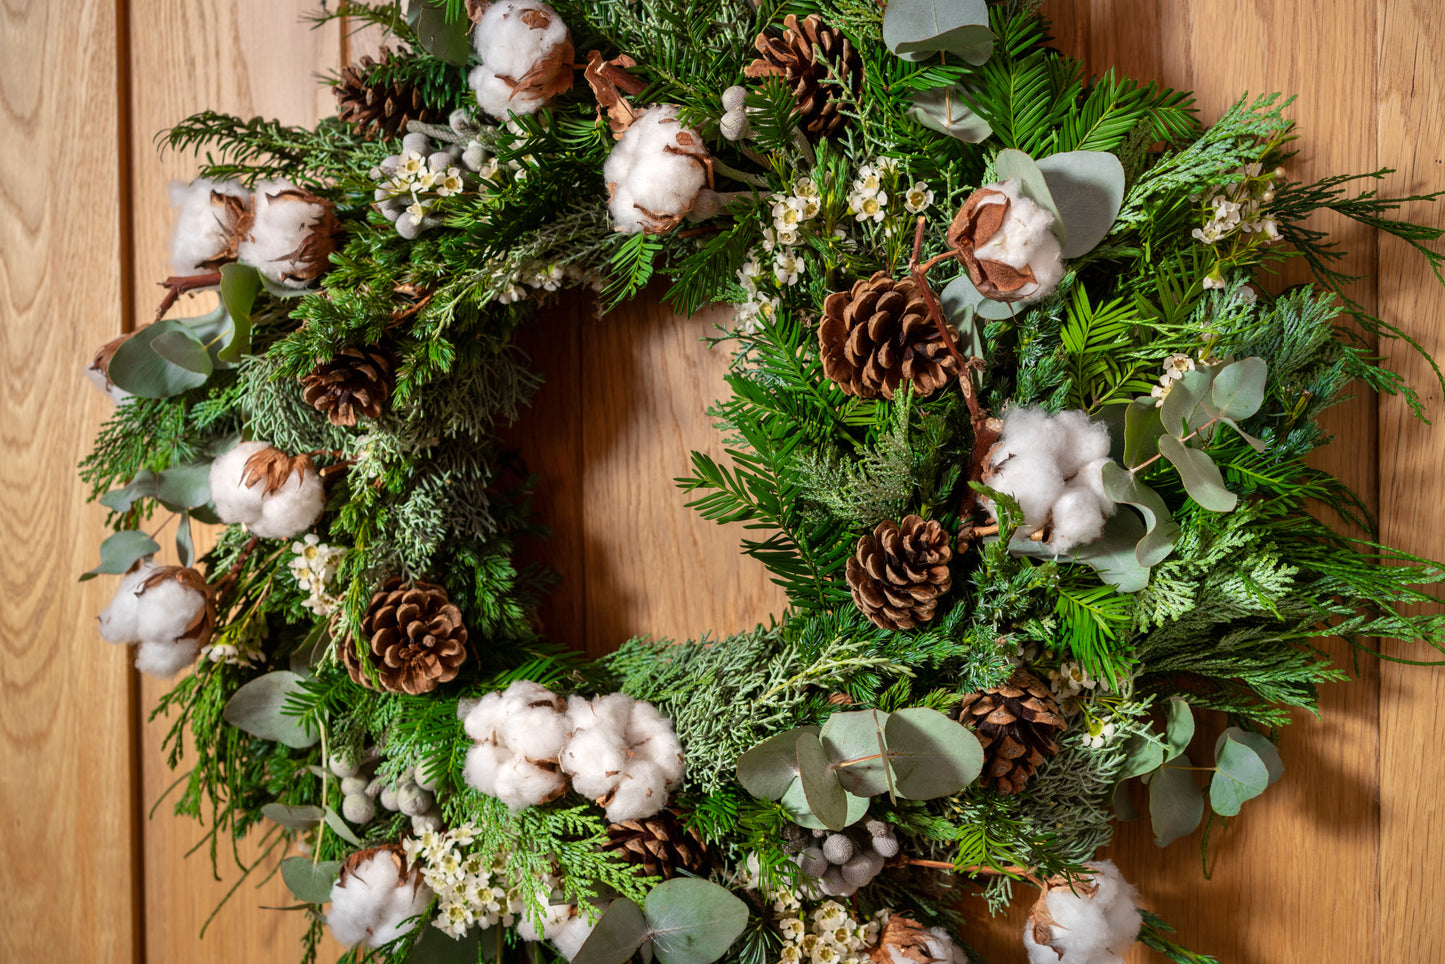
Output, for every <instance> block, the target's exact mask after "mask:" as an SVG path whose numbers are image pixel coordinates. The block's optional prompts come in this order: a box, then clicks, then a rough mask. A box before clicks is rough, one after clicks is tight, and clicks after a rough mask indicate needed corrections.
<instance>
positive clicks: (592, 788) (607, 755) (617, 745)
mask: <svg viewBox="0 0 1445 964" xmlns="http://www.w3.org/2000/svg"><path fill="white" fill-rule="evenodd" d="M561 760H562V769H563V770H564V771H565V772H566V773H567V775H568V776H569V777H571V778H572V787H573V789H575V790H576V791H577V792H578V793H580V794H582V795H583V796H584V797H591V798H592V799H594V800H595V799H597V798H598V797H602V796H605V795H606V794H608V793H609V792H611V790H612V788H613V787H615V786H617V781H618V779H619V777H620V775H621V773H622V768H623V766H624V765H625V764H626V763H627V751H626V747H625V745H624V744H623V742H622V740H621V739H620V738H619V737H618V736H617V734H616V733H615V732H611V731H608V730H606V729H603V728H593V729H584V730H580V731H578V732H577V733H575V734H574V735H573V737H572V740H571V741H570V742H569V743H568V744H567V748H566V749H565V750H563V751H562V757H561Z"/></svg>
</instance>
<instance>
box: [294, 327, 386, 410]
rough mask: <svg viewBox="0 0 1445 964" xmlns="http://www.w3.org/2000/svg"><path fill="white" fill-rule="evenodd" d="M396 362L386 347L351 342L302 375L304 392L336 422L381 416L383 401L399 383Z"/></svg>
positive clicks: (318, 408) (313, 403)
mask: <svg viewBox="0 0 1445 964" xmlns="http://www.w3.org/2000/svg"><path fill="white" fill-rule="evenodd" d="M394 364H395V361H394V359H393V357H392V354H391V352H389V351H387V350H386V349H385V348H381V347H378V346H376V345H371V346H368V347H366V348H356V347H353V346H347V347H346V348H343V349H341V351H340V352H338V353H337V355H336V357H335V358H333V359H331V361H328V362H321V363H320V364H319V365H317V366H316V367H315V368H313V369H311V372H310V373H309V374H306V375H303V376H301V387H302V395H303V396H304V397H305V399H306V403H307V404H308V405H310V406H312V407H313V408H315V409H316V410H317V411H318V412H321V413H322V414H323V415H325V416H326V418H327V420H328V421H330V422H331V424H332V425H348V426H349V425H355V424H356V421H357V419H359V418H361V416H363V415H365V416H366V417H367V418H371V419H375V418H380V417H381V412H382V403H383V402H385V401H386V399H387V397H388V396H390V395H391V390H392V389H393V388H394V387H396V376H395V375H394V374H393V373H392V368H393V366H394Z"/></svg>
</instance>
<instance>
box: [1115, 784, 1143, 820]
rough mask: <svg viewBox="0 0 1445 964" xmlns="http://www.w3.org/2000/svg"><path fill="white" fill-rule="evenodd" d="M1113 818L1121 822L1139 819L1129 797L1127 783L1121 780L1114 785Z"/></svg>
mask: <svg viewBox="0 0 1445 964" xmlns="http://www.w3.org/2000/svg"><path fill="white" fill-rule="evenodd" d="M1114 819H1115V820H1119V821H1121V822H1123V823H1129V822H1130V821H1133V820H1138V819H1139V811H1138V810H1137V809H1135V807H1134V801H1133V800H1131V799H1129V784H1127V783H1125V782H1124V781H1123V780H1120V781H1119V782H1118V783H1117V784H1115V785H1114Z"/></svg>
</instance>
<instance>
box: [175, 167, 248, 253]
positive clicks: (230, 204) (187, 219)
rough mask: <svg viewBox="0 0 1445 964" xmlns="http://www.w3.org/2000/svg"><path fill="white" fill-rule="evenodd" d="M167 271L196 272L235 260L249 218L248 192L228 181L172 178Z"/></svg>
mask: <svg viewBox="0 0 1445 964" xmlns="http://www.w3.org/2000/svg"><path fill="white" fill-rule="evenodd" d="M170 198H171V206H172V207H174V208H176V222H175V226H174V227H173V228H172V229H171V237H170V253H171V273H172V274H176V275H183V276H184V275H197V274H205V273H206V272H208V271H214V270H216V268H218V267H219V266H220V265H221V264H224V263H225V262H228V261H234V260H235V259H236V247H237V244H238V243H239V241H240V234H241V233H242V232H243V231H244V230H245V228H246V222H247V221H249V219H250V205H251V192H249V191H247V190H246V189H245V188H244V187H242V186H241V185H239V184H235V183H233V182H230V181H213V180H209V179H207V178H197V179H196V180H194V181H192V182H191V183H189V184H186V183H184V182H182V181H172V182H171V185H170Z"/></svg>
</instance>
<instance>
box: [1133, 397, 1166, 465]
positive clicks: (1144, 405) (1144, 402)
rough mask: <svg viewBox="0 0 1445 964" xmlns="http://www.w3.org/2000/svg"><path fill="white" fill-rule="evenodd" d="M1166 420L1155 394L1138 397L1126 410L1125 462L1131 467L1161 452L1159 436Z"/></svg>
mask: <svg viewBox="0 0 1445 964" xmlns="http://www.w3.org/2000/svg"><path fill="white" fill-rule="evenodd" d="M1163 434H1164V420H1163V419H1162V418H1161V417H1160V415H1159V406H1157V405H1155V404H1154V398H1153V396H1148V397H1145V398H1136V399H1134V400H1133V401H1132V402H1130V403H1129V407H1128V408H1126V409H1125V410H1124V464H1125V465H1126V466H1128V467H1129V468H1131V469H1132V468H1133V467H1134V466H1136V465H1140V464H1141V463H1144V462H1147V461H1149V460H1150V459H1152V458H1153V457H1154V456H1155V455H1157V454H1158V453H1159V436H1161V435H1163Z"/></svg>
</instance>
